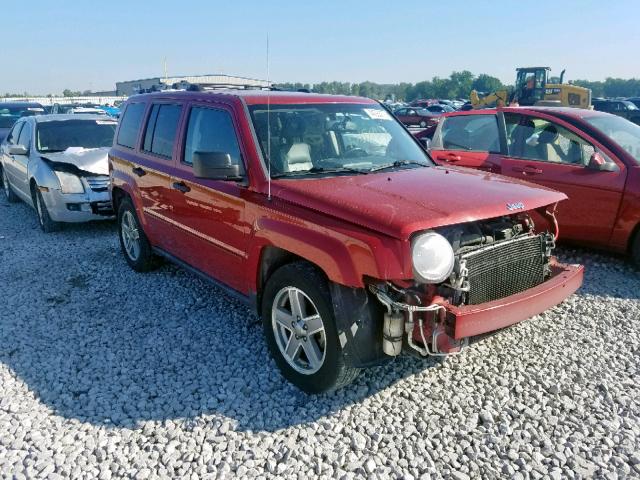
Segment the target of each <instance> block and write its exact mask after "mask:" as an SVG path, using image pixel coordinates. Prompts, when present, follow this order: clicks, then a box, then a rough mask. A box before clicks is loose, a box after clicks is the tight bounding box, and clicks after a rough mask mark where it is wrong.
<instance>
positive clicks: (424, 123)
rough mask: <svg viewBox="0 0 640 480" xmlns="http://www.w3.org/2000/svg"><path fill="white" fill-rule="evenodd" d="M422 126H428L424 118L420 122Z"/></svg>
mask: <svg viewBox="0 0 640 480" xmlns="http://www.w3.org/2000/svg"><path fill="white" fill-rule="evenodd" d="M420 126H421V127H422V128H424V127H426V126H427V122H425V121H424V120H422V121H421V122H420Z"/></svg>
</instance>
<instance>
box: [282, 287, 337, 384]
mask: <svg viewBox="0 0 640 480" xmlns="http://www.w3.org/2000/svg"><path fill="white" fill-rule="evenodd" d="M271 325H272V328H273V334H274V337H275V339H276V343H277V344H278V348H279V349H280V353H282V355H283V356H284V359H285V360H286V361H287V363H288V364H289V365H290V366H291V368H293V369H294V370H295V371H297V372H299V373H302V374H304V375H310V374H312V373H315V372H317V371H318V370H320V368H321V367H322V364H323V363H324V359H325V357H326V354H327V352H326V347H327V337H326V334H325V330H324V323H323V322H322V317H321V316H320V313H319V312H318V309H317V308H316V306H315V304H314V303H313V301H312V300H311V299H310V298H309V297H308V296H307V295H306V294H305V293H304V292H303V291H302V290H300V289H298V288H295V287H285V288H283V289H282V290H280V291H279V292H278V293H277V294H276V298H275V299H274V301H273V307H272V310H271Z"/></svg>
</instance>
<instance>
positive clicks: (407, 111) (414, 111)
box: [393, 107, 440, 128]
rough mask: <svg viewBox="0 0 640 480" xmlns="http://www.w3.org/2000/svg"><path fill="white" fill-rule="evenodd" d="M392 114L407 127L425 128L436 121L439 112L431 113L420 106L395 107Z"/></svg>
mask: <svg viewBox="0 0 640 480" xmlns="http://www.w3.org/2000/svg"><path fill="white" fill-rule="evenodd" d="M393 114H394V115H395V116H396V118H397V119H398V120H400V121H401V122H402V123H404V124H405V125H406V126H407V127H422V128H427V127H430V126H431V125H435V124H436V123H438V117H439V116H440V114H438V113H432V112H430V111H429V110H427V109H426V108H420V107H402V108H399V109H397V110H396V111H395V112H393Z"/></svg>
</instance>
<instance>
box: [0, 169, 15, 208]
mask: <svg viewBox="0 0 640 480" xmlns="http://www.w3.org/2000/svg"><path fill="white" fill-rule="evenodd" d="M0 168H2V167H0ZM2 190H3V191H4V196H5V197H7V201H8V202H9V203H17V202H18V200H19V198H18V196H17V195H16V194H15V193H13V190H12V189H11V185H10V184H9V178H8V177H7V174H6V172H5V171H4V168H2Z"/></svg>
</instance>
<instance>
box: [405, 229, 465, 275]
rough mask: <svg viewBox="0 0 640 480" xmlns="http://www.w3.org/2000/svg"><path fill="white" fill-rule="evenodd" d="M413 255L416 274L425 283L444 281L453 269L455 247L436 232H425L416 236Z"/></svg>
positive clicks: (412, 247) (412, 248)
mask: <svg viewBox="0 0 640 480" xmlns="http://www.w3.org/2000/svg"><path fill="white" fill-rule="evenodd" d="M411 257H412V261H413V271H414V273H415V275H416V276H417V277H418V280H422V281H423V282H425V283H440V282H443V281H445V280H446V279H447V278H449V275H451V272H452V271H453V264H454V260H455V259H454V254H453V247H452V246H451V244H450V243H449V241H448V240H447V239H446V238H444V237H443V236H442V235H440V234H438V233H436V232H427V233H423V234H422V235H418V236H417V237H416V238H414V240H413V242H412V245H411Z"/></svg>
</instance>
